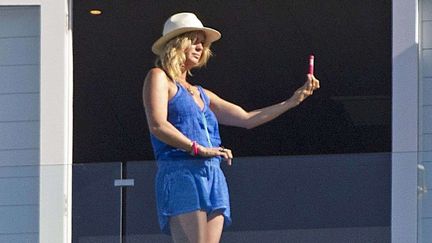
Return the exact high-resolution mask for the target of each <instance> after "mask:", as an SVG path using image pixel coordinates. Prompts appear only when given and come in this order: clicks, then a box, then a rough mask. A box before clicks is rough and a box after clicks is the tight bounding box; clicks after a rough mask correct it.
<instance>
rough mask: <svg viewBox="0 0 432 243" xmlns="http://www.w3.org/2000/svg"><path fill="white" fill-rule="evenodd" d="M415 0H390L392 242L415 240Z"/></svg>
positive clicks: (416, 57)
mask: <svg viewBox="0 0 432 243" xmlns="http://www.w3.org/2000/svg"><path fill="white" fill-rule="evenodd" d="M417 1H418V0H393V1H392V5H393V6H392V7H393V23H392V24H393V36H392V42H393V46H392V48H393V53H392V59H393V63H392V69H393V71H392V76H393V77H392V79H393V81H392V89H393V91H392V94H393V96H392V218H391V235H392V243H415V242H417V163H418V153H417V150H418V44H417V34H418V33H417V25H416V20H417Z"/></svg>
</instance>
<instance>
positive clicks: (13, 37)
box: [0, 35, 40, 40]
mask: <svg viewBox="0 0 432 243" xmlns="http://www.w3.org/2000/svg"><path fill="white" fill-rule="evenodd" d="M37 37H40V36H39V35H22V36H18V35H17V36H3V37H0V40H3V39H24V38H37Z"/></svg>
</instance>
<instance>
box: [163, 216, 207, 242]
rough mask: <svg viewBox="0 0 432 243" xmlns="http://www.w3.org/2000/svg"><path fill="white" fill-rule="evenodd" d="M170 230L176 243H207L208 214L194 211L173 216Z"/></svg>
mask: <svg viewBox="0 0 432 243" xmlns="http://www.w3.org/2000/svg"><path fill="white" fill-rule="evenodd" d="M170 228H171V236H172V239H173V241H174V242H175V243H206V241H205V239H206V228H207V213H206V212H204V211H194V212H191V213H185V214H180V215H177V216H173V217H171V218H170Z"/></svg>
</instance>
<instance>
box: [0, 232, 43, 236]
mask: <svg viewBox="0 0 432 243" xmlns="http://www.w3.org/2000/svg"><path fill="white" fill-rule="evenodd" d="M28 234H39V232H32V231H31V232H20V233H0V235H3V236H4V235H28Z"/></svg>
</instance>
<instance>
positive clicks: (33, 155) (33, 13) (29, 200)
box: [0, 6, 40, 243]
mask: <svg viewBox="0 0 432 243" xmlns="http://www.w3.org/2000/svg"><path fill="white" fill-rule="evenodd" d="M39 83H40V7H37V6H35V7H33V6H25V7H0V215H1V220H0V242H17V243H20V242H38V241H39V233H38V231H39V205H38V204H39V149H38V148H39V138H40V135H39V133H40V128H39V121H38V120H39V116H40V108H39V106H40V105H39V104H40V102H39V100H40V97H39V96H40V95H39V93H40V84H39ZM29 165H30V166H29Z"/></svg>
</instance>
